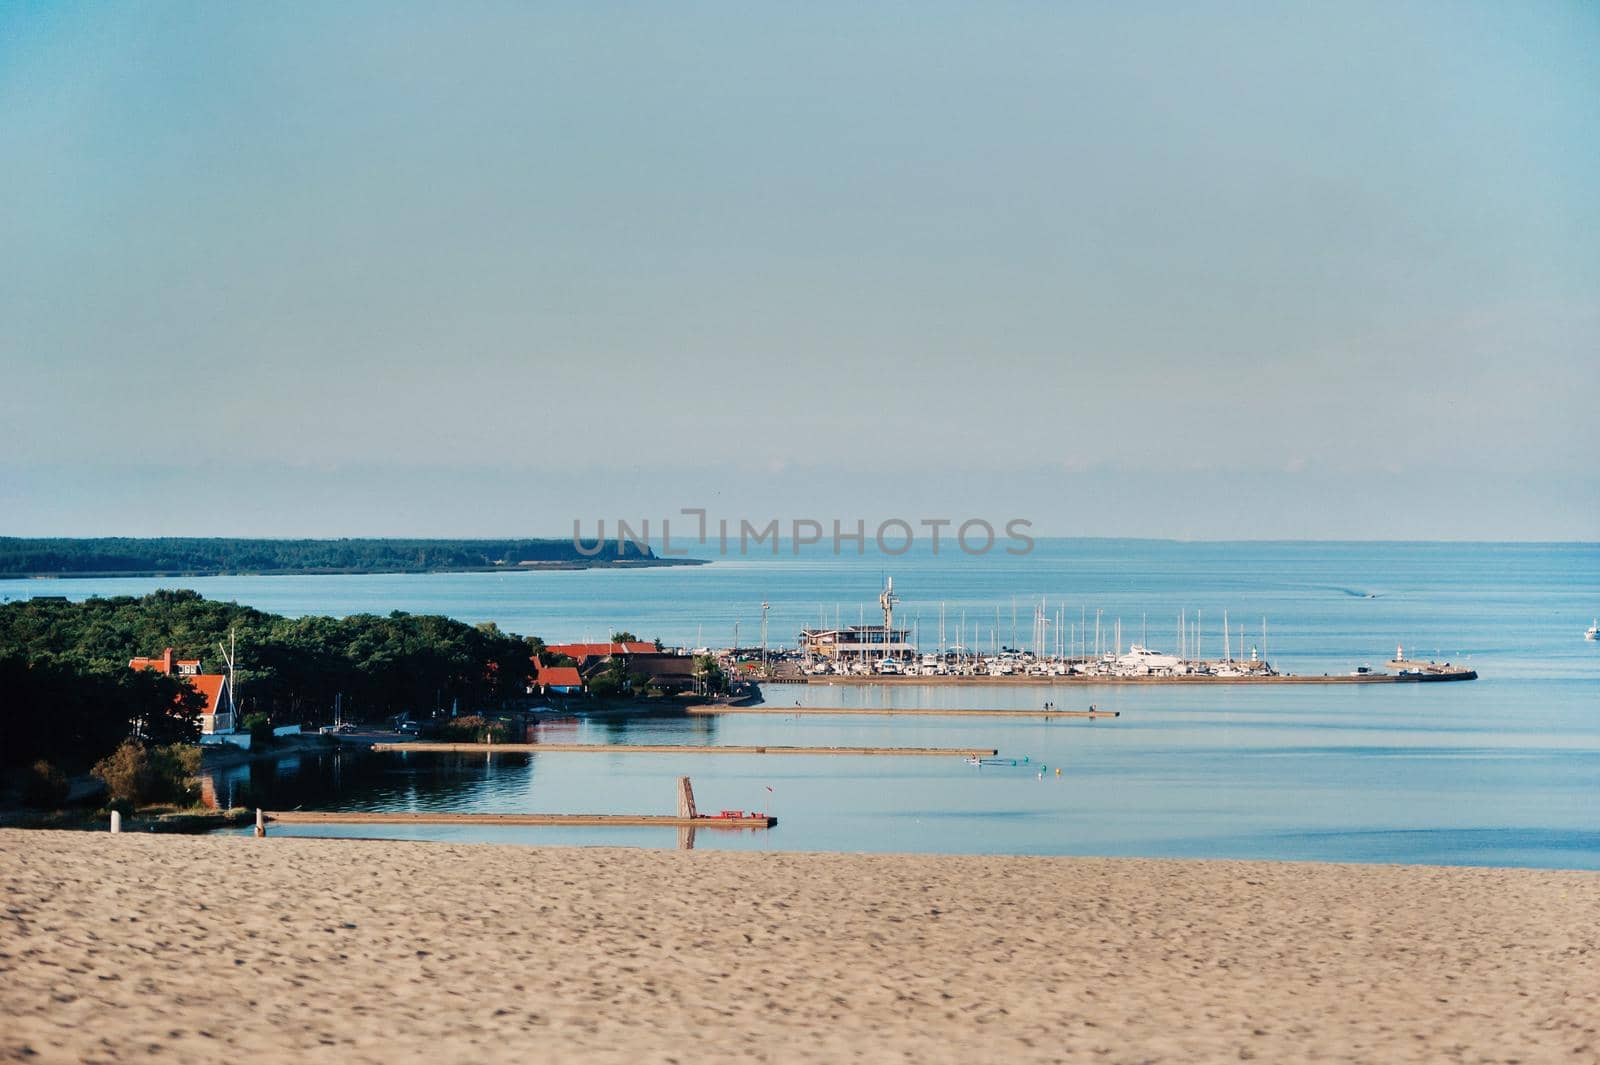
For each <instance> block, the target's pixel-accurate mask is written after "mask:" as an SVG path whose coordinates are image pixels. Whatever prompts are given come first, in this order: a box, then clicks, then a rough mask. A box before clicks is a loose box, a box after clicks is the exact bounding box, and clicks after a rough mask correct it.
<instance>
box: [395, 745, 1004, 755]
mask: <svg viewBox="0 0 1600 1065" xmlns="http://www.w3.org/2000/svg"><path fill="white" fill-rule="evenodd" d="M372 749H373V750H374V751H409V752H413V753H417V754H801V755H810V754H857V755H890V756H902V757H905V756H909V757H913V758H973V757H978V758H986V757H990V756H992V755H996V754H999V753H1000V752H999V751H998V750H997V749H995V748H993V747H771V746H755V745H734V744H718V745H716V746H714V747H712V746H701V745H696V744H691V743H374V744H373V745H372Z"/></svg>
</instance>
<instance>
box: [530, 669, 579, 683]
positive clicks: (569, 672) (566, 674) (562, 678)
mask: <svg viewBox="0 0 1600 1065" xmlns="http://www.w3.org/2000/svg"><path fill="white" fill-rule="evenodd" d="M539 683H540V684H543V685H546V686H547V687H552V688H581V687H583V678H582V677H580V676H579V675H578V667H577V666H541V667H540V668H539Z"/></svg>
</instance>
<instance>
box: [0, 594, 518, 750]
mask: <svg viewBox="0 0 1600 1065" xmlns="http://www.w3.org/2000/svg"><path fill="white" fill-rule="evenodd" d="M230 633H231V634H232V636H233V638H234V639H235V640H236V642H237V645H238V667H239V668H238V672H237V675H236V680H237V684H238V707H239V710H240V713H241V716H242V717H244V718H250V717H252V716H257V715H265V716H266V718H267V720H268V721H269V722H271V723H274V724H298V723H312V724H314V723H321V722H325V721H327V720H328V719H329V714H330V711H331V709H332V707H333V705H334V700H335V698H336V697H342V707H343V710H344V712H345V714H346V716H347V717H350V718H353V719H366V720H377V719H381V718H384V717H388V716H392V715H396V714H399V713H402V712H409V713H412V714H419V713H421V714H426V713H428V712H431V711H432V710H434V709H437V708H448V707H450V706H452V705H455V706H458V707H459V708H460V710H461V712H463V713H466V712H468V711H471V710H481V709H497V708H499V707H501V706H503V705H505V704H506V703H507V702H508V701H510V700H513V699H517V698H521V697H523V696H524V695H525V693H526V689H527V684H528V680H529V674H530V672H531V658H532V657H533V656H534V655H539V654H542V653H544V644H543V643H542V642H541V641H539V640H537V639H524V638H522V637H520V636H517V635H514V634H511V633H506V632H502V631H501V630H500V629H499V628H498V627H496V626H495V625H493V624H492V623H490V624H483V625H477V626H473V625H468V624H465V623H463V622H459V621H455V620H452V619H450V618H445V617H438V616H431V615H416V614H406V613H401V612H395V613H392V614H389V615H387V616H377V615H372V614H358V615H354V616H351V617H347V618H330V617H303V618H286V617H281V616H278V615H274V614H268V613H265V612H263V611H259V610H255V609H252V608H250V607H244V606H240V605H238V604H236V603H220V602H215V601H212V600H207V599H205V598H203V597H201V596H200V595H199V594H198V593H196V592H192V591H161V592H155V593H152V594H150V595H147V596H143V597H140V598H133V597H127V596H122V597H116V598H106V599H90V600H87V601H85V602H81V603H72V602H67V601H65V600H54V599H30V600H22V601H19V602H14V603H6V604H3V605H0V763H4V764H6V765H13V766H15V765H26V764H29V763H31V762H33V761H34V760H35V759H39V758H46V759H50V760H52V761H57V762H61V763H63V764H68V765H72V766H85V765H88V764H89V763H92V762H94V761H96V760H97V759H100V758H102V757H104V756H105V755H107V754H109V753H110V752H111V751H112V750H114V749H115V748H116V747H117V745H118V744H119V743H120V742H121V741H122V740H123V739H125V738H126V737H127V736H128V735H129V734H130V731H136V732H137V734H138V735H140V736H141V737H142V738H143V739H144V740H146V742H148V743H151V744H164V743H170V742H177V741H183V740H192V739H194V737H195V735H196V734H197V731H198V726H197V723H196V720H197V715H198V712H199V709H200V705H201V700H200V697H199V696H198V695H197V694H196V693H194V692H193V690H192V689H190V688H189V687H188V686H187V685H184V684H183V683H182V682H181V681H180V680H179V679H178V678H175V677H164V676H161V675H159V674H156V673H153V672H148V671H141V672H135V671H133V670H130V669H129V668H128V660H129V659H130V658H133V657H136V656H140V655H157V654H160V653H161V651H162V650H163V649H164V648H166V647H172V648H174V649H175V650H176V652H177V657H179V658H198V659H200V660H201V661H202V662H203V663H204V669H205V671H206V672H221V671H222V662H221V652H220V650H219V645H221V644H225V643H226V642H227V641H228V639H229V636H230ZM257 719H258V720H259V717H258V718H257Z"/></svg>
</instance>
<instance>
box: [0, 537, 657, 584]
mask: <svg viewBox="0 0 1600 1065" xmlns="http://www.w3.org/2000/svg"><path fill="white" fill-rule="evenodd" d="M618 557H620V556H619V555H618V552H617V544H616V542H615V541H607V542H606V543H604V544H603V545H601V547H600V549H599V552H598V553H597V554H596V555H594V556H593V557H589V556H585V555H582V554H580V553H579V552H578V550H577V548H576V547H574V546H573V543H572V541H571V540H529V539H522V540H386V539H370V540H249V539H234V538H224V537H219V538H190V537H152V538H147V539H136V538H132V537H121V536H118V537H104V538H100V539H71V538H65V537H41V538H22V537H15V536H3V537H0V574H13V575H39V574H62V573H151V572H155V573H271V572H284V571H318V570H339V571H350V570H356V571H370V572H405V571H426V570H441V569H481V568H485V567H490V566H501V565H504V566H515V565H517V564H519V563H522V562H546V563H548V562H570V563H581V564H584V565H592V564H594V563H596V562H610V561H614V560H616V559H617V558H618ZM628 557H629V558H632V559H637V558H638V557H639V553H638V552H637V550H636V549H634V548H633V547H632V545H630V547H629V555H628ZM645 557H648V558H653V557H654V554H653V553H652V552H650V551H648V550H647V551H646V552H645Z"/></svg>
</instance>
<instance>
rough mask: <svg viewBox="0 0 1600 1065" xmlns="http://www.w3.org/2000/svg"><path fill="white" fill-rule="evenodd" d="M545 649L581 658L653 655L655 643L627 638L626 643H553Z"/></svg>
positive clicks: (552, 652) (553, 652)
mask: <svg viewBox="0 0 1600 1065" xmlns="http://www.w3.org/2000/svg"><path fill="white" fill-rule="evenodd" d="M545 650H547V651H549V652H550V653H551V654H557V655H566V656H567V657H568V658H577V659H580V660H581V659H585V658H605V657H606V656H607V655H653V654H655V653H656V645H655V644H653V643H648V642H646V641H644V640H629V641H628V642H626V643H553V644H550V645H549V646H548V647H546V648H545Z"/></svg>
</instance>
